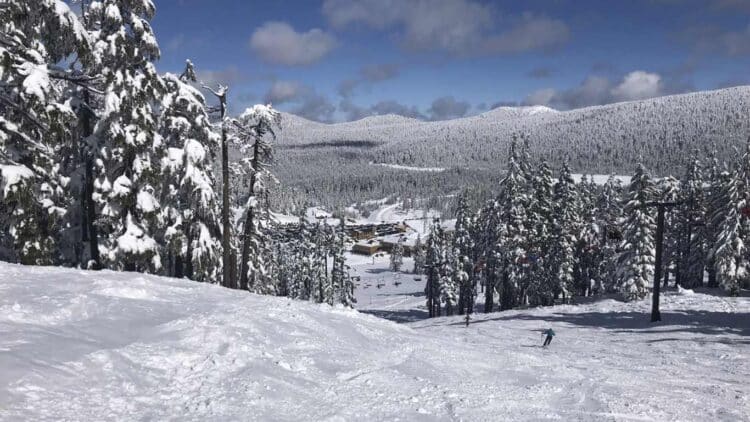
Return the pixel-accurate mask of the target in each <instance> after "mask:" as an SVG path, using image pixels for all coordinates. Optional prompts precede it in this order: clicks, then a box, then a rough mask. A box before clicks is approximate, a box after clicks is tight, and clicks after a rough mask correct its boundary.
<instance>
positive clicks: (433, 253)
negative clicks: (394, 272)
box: [424, 220, 443, 317]
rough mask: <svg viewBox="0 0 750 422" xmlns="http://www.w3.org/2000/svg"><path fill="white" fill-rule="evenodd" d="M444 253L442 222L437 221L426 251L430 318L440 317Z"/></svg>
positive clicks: (431, 229) (431, 230)
mask: <svg viewBox="0 0 750 422" xmlns="http://www.w3.org/2000/svg"><path fill="white" fill-rule="evenodd" d="M442 259H443V253H442V229H441V228H440V221H439V220H435V221H434V222H433V224H432V227H431V228H430V235H429V236H428V237H427V245H426V250H425V266H424V270H425V274H426V275H427V283H426V285H425V296H426V298H427V310H428V314H429V316H430V317H438V316H440V312H441V306H440V299H441V297H440V283H441V269H442V265H443V262H442Z"/></svg>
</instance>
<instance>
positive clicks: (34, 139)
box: [0, 0, 91, 264]
mask: <svg viewBox="0 0 750 422" xmlns="http://www.w3.org/2000/svg"><path fill="white" fill-rule="evenodd" d="M90 51H91V43H90V38H89V36H88V33H87V32H86V31H85V29H84V28H83V26H82V25H81V23H80V21H79V20H78V17H77V16H76V15H75V14H74V13H73V12H72V11H71V10H70V9H69V8H68V6H67V4H65V3H64V2H62V1H59V0H48V1H31V2H29V1H25V0H8V1H4V2H3V3H2V5H0V216H2V217H0V233H2V235H0V258H2V259H6V260H11V261H16V262H22V263H25V264H51V263H56V262H59V261H60V255H61V254H60V250H59V247H58V244H59V239H58V235H59V234H60V233H61V218H62V217H63V214H64V213H65V212H66V207H67V206H68V205H69V201H70V197H69V196H67V195H65V194H64V192H63V189H64V188H66V187H67V185H68V181H69V179H68V177H66V176H67V175H65V174H62V173H61V171H60V170H61V165H60V162H61V161H64V160H67V159H68V158H69V154H68V153H66V152H65V151H75V150H76V146H75V144H74V140H73V136H72V133H71V129H72V127H73V126H74V125H75V121H76V116H75V113H74V112H73V110H72V109H71V107H70V104H69V103H67V102H66V97H65V95H64V94H65V88H68V87H69V86H70V83H73V84H80V85H84V84H85V83H86V82H88V81H89V78H88V77H87V76H85V75H81V74H80V72H79V71H77V70H75V69H74V70H65V69H62V68H60V67H58V65H59V64H61V63H62V62H64V61H66V60H68V59H70V58H72V57H77V58H79V60H81V61H88V60H90V58H91V55H90Z"/></svg>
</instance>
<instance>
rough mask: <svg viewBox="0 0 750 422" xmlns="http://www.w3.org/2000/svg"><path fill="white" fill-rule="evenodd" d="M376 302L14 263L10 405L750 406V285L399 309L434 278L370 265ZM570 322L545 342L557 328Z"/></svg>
mask: <svg viewBox="0 0 750 422" xmlns="http://www.w3.org/2000/svg"><path fill="white" fill-rule="evenodd" d="M356 267H357V269H358V271H359V272H361V273H362V274H369V278H368V277H365V278H364V281H367V280H372V281H375V280H376V279H383V280H388V282H387V283H386V284H387V285H386V286H384V287H383V288H382V289H376V288H375V286H373V287H371V288H369V289H361V291H360V292H359V294H358V299H359V302H360V304H361V306H362V310H361V312H358V311H355V310H350V309H345V308H342V307H340V306H336V307H331V306H328V305H316V304H310V303H305V302H300V301H295V300H289V299H286V298H275V297H268V296H258V295H253V294H247V293H246V292H241V291H236V290H229V289H225V288H221V287H219V286H216V285H209V284H203V283H195V282H191V281H188V280H178V279H172V278H166V277H157V276H149V275H142V274H135V273H118V272H111V271H101V272H90V271H82V270H73V269H58V268H52V267H25V266H20V265H13V264H0V280H2V281H1V282H0V420H4V421H16V420H18V421H20V420H28V421H32V420H33V421H45V420H50V421H52V420H54V421H81V420H118V421H125V420H191V421H228V420H244V421H253V420H257V421H266V420H273V421H296V420H310V421H313V420H315V421H350V420H389V421H459V420H463V421H497V420H513V421H539V420H592V421H593V420H596V421H666V420H680V421H709V420H710V421H745V420H748V415H750V387H748V383H747V376H748V374H750V361H749V360H748V358H750V356H748V350H749V349H750V347H749V346H748V335H750V324H749V320H748V313H749V312H750V298H748V297H725V296H723V295H721V294H718V293H717V291H716V290H710V291H706V292H705V293H699V292H695V293H693V292H692V291H682V292H680V293H676V292H675V293H669V294H667V295H666V296H665V297H664V301H663V302H664V303H663V305H662V307H663V319H664V321H663V322H662V323H659V324H653V325H652V324H650V323H649V322H648V311H649V302H648V301H638V302H631V303H624V302H620V301H616V300H613V299H608V298H601V299H598V300H596V301H592V302H590V303H586V304H581V305H577V306H572V305H563V306H555V307H545V308H537V309H528V310H516V311H508V312H503V313H494V314H486V315H485V314H476V315H475V316H473V317H472V318H473V319H472V322H471V324H470V325H469V327H468V328H467V327H465V326H464V320H463V318H462V317H453V318H450V317H443V318H434V319H427V320H425V319H420V320H418V321H417V322H413V323H407V324H397V323H394V322H391V321H388V320H385V319H381V318H378V317H376V316H373V315H368V313H375V314H381V315H382V314H384V313H386V312H390V313H392V314H402V315H404V316H408V315H409V314H410V312H413V311H414V309H413V308H412V305H413V303H412V302H410V300H413V299H415V296H417V298H416V299H418V300H420V301H421V300H423V297H422V298H419V297H418V296H419V295H420V292H421V291H422V288H423V284H422V283H417V282H415V281H413V279H412V278H411V277H408V276H407V275H401V276H399V278H400V279H401V280H402V281H403V283H402V284H400V285H399V286H394V284H393V281H394V280H395V279H396V274H394V273H392V272H390V271H388V270H387V263H386V262H385V261H384V260H380V261H377V262H376V263H375V264H372V263H371V262H368V263H360V264H359V265H357V266H356ZM548 326H552V327H554V329H555V331H556V332H557V336H556V337H555V339H554V341H553V342H552V344H551V346H550V347H549V348H547V349H543V348H541V347H540V345H541V340H540V331H541V330H542V329H544V328H547V327H548Z"/></svg>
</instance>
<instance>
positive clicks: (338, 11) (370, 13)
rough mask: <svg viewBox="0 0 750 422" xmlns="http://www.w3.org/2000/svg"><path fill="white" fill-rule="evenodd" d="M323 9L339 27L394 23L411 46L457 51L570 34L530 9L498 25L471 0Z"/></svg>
mask: <svg viewBox="0 0 750 422" xmlns="http://www.w3.org/2000/svg"><path fill="white" fill-rule="evenodd" d="M323 14H324V15H325V16H326V17H327V18H328V21H329V22H330V23H331V25H332V26H333V27H334V28H337V29H345V28H347V27H350V26H354V25H365V26H368V27H370V28H373V29H377V30H387V29H395V30H396V32H397V37H398V38H399V39H400V42H401V45H402V46H403V47H405V48H407V49H409V50H417V51H430V50H432V51H445V52H448V53H451V54H456V55H476V54H492V53H517V52H522V51H528V50H536V49H551V48H555V47H558V46H560V45H562V44H564V43H565V42H567V40H568V38H569V29H568V27H567V25H566V24H565V23H563V22H561V21H559V20H554V19H549V18H545V17H537V16H533V15H531V14H523V15H520V16H516V17H512V16H508V17H506V19H504V20H503V22H502V27H503V29H504V31H496V30H495V28H494V27H495V15H496V13H495V11H494V10H493V8H492V7H491V6H489V5H487V4H485V3H481V2H477V1H474V0H408V1H407V0H325V2H324V3H323Z"/></svg>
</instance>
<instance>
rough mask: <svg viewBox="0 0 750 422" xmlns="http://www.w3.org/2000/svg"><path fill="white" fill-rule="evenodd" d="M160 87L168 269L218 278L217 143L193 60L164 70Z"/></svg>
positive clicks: (173, 272)
mask: <svg viewBox="0 0 750 422" xmlns="http://www.w3.org/2000/svg"><path fill="white" fill-rule="evenodd" d="M162 79H163V83H164V87H165V92H164V96H163V98H162V104H161V107H160V108H161V119H160V122H159V123H160V124H159V131H160V133H161V135H162V137H163V138H164V141H165V143H166V147H167V150H166V151H167V154H166V156H165V157H164V158H162V168H163V171H164V174H165V176H166V177H165V178H164V180H163V186H162V188H161V192H162V195H161V198H160V202H161V203H162V209H161V213H162V220H163V221H164V223H165V224H164V227H165V230H163V232H162V233H161V236H160V237H161V238H162V239H163V242H164V243H165V246H166V255H167V257H168V261H169V266H168V268H167V271H166V272H167V274H168V275H171V276H176V277H182V276H185V277H188V278H190V279H194V280H197V281H208V282H213V283H218V282H220V281H221V264H222V262H221V256H222V253H221V226H220V222H219V213H220V210H219V198H218V195H217V194H216V192H215V191H214V186H216V183H215V179H214V175H213V169H212V163H213V161H214V159H215V153H214V151H216V149H217V147H218V141H219V140H218V136H217V135H216V134H215V133H214V132H213V130H212V126H211V123H210V121H209V118H208V114H207V113H206V102H205V99H204V97H203V95H202V94H201V93H200V92H199V91H198V90H196V89H194V88H193V87H192V86H190V85H189V84H188V83H189V82H195V72H194V70H193V66H192V63H190V62H189V61H188V62H187V65H186V69H185V71H184V72H183V74H182V75H180V76H177V75H173V74H166V75H164V76H163V78H162Z"/></svg>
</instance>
